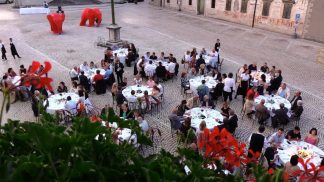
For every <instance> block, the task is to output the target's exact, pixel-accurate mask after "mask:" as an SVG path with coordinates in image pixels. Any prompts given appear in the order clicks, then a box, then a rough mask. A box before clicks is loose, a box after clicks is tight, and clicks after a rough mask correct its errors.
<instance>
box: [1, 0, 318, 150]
mask: <svg viewBox="0 0 324 182" xmlns="http://www.w3.org/2000/svg"><path fill="white" fill-rule="evenodd" d="M85 7H99V8H100V9H101V10H102V12H103V24H102V25H101V26H100V27H93V28H89V27H80V26H79V21H80V15H81V12H82V10H83V9H84V8H85ZM63 9H64V11H65V13H66V20H65V22H64V25H63V31H64V33H63V34H62V35H54V34H52V33H51V32H50V27H49V23H48V22H47V19H46V16H45V15H24V16H21V15H19V13H18V10H16V9H12V8H11V7H10V6H9V5H0V14H1V16H0V24H1V26H0V39H2V40H3V42H4V43H5V45H6V48H7V51H9V50H10V48H9V46H8V41H7V40H8V39H9V37H13V38H14V41H15V44H16V47H17V49H18V52H19V54H20V55H21V56H22V57H23V58H22V59H17V60H13V58H12V57H11V55H10V54H9V53H7V57H8V58H9V61H7V62H0V65H1V66H0V71H1V72H2V73H3V72H5V71H6V70H7V69H8V68H9V67H13V68H14V69H16V70H17V69H18V68H19V65H20V64H24V65H25V66H28V65H29V64H30V63H31V62H32V60H39V61H44V60H50V61H51V62H52V64H53V70H52V71H51V73H50V75H49V76H50V77H53V78H54V87H57V84H58V82H60V81H65V82H66V83H68V84H69V85H70V82H69V75H68V70H69V69H70V68H72V67H73V66H75V65H80V64H81V63H82V62H83V61H88V62H90V61H94V62H97V63H98V62H99V61H100V60H101V59H102V58H103V52H104V49H103V48H99V47H96V46H95V42H96V41H98V37H104V38H106V39H107V38H108V31H107V29H106V28H105V27H106V26H107V25H108V24H109V23H110V22H111V16H110V6H109V5H107V4H104V5H88V6H67V7H64V8H63ZM52 10H55V8H53V9H52ZM116 21H117V23H118V24H119V25H121V26H122V29H121V37H122V39H124V40H128V41H129V42H133V43H134V44H135V46H136V47H137V48H139V50H140V55H143V54H144V53H145V52H146V51H151V52H152V51H155V52H156V53H157V54H159V53H160V52H161V51H164V52H165V53H170V52H172V53H174V55H175V56H176V58H177V60H178V61H180V60H181V58H182V56H183V53H184V52H185V51H186V50H189V49H192V48H193V47H196V48H197V49H198V50H200V49H201V48H202V47H205V48H206V49H208V50H210V49H212V47H213V45H214V42H215V40H216V38H220V39H221V43H222V45H221V55H222V57H224V58H225V61H224V64H223V69H222V72H224V73H228V72H233V73H235V72H236V71H237V70H238V68H239V67H240V65H242V64H244V63H248V64H249V63H252V62H256V63H258V65H261V64H262V63H264V62H268V65H269V66H272V65H276V67H277V68H279V69H281V70H282V71H283V78H284V82H286V83H288V86H289V87H290V89H291V92H292V93H291V95H292V94H293V92H294V91H295V90H297V89H298V90H301V91H302V93H303V95H302V97H303V100H304V113H303V115H302V118H301V121H300V126H301V129H302V135H303V136H304V135H305V134H306V133H307V132H308V131H309V130H310V128H312V127H316V128H318V129H319V138H320V144H319V146H320V147H321V148H322V149H324V142H323V140H322V139H323V138H324V137H323V136H324V133H323V132H322V131H323V128H324V124H323V121H324V79H323V78H324V71H323V70H324V67H323V65H320V64H317V63H316V62H315V60H316V55H317V52H318V50H323V49H324V45H323V44H319V43H315V42H311V41H306V40H301V39H292V38H291V37H290V36H287V35H282V34H278V33H273V32H268V31H264V30H260V29H251V28H250V27H247V26H243V25H237V24H233V23H229V22H224V21H220V20H216V19H212V18H206V17H202V16H197V15H193V14H188V13H183V12H177V11H172V10H167V9H160V8H158V7H154V6H150V5H148V4H145V3H139V4H138V5H135V4H122V5H116ZM182 70H183V66H182V65H180V72H181V71H182ZM132 75H133V68H126V73H125V76H127V77H128V78H132ZM179 83H180V78H178V79H177V80H174V81H173V82H171V81H168V82H165V83H163V85H164V87H165V88H166V89H165V102H164V105H163V109H162V110H161V111H160V112H159V113H158V114H155V115H153V116H151V115H146V116H145V119H146V120H147V121H148V122H149V124H150V125H151V126H152V127H158V128H160V129H161V131H162V138H163V142H162V143H161V146H160V147H163V148H165V149H166V150H168V151H171V152H174V151H175V150H176V148H177V142H176V138H175V137H174V138H172V137H171V134H170V126H169V121H168V119H167V116H168V115H169V113H170V111H171V109H172V108H173V107H175V106H177V105H178V104H180V101H181V100H182V99H183V96H181V95H180V84H179ZM1 99H2V97H0V101H1ZM91 100H92V102H93V103H94V104H95V106H96V107H98V108H102V107H103V106H104V105H105V104H107V103H112V98H111V94H110V92H107V93H106V94H105V95H101V96H97V95H95V94H91ZM221 105H222V102H218V104H217V108H216V109H218V110H220V108H221ZM230 107H231V108H233V109H234V110H235V111H236V113H237V114H238V115H240V111H241V109H242V104H241V98H238V99H236V100H233V101H232V103H231V104H230ZM6 118H13V119H20V120H22V121H25V120H34V118H33V116H32V111H31V104H30V103H29V102H23V103H22V102H17V103H15V104H13V105H12V107H11V109H10V111H9V113H7V114H6V115H5V119H6ZM293 125H294V124H293V123H290V124H289V125H288V126H287V127H286V130H287V129H288V128H289V129H290V128H293V127H294V126H293ZM257 128H258V125H257V124H255V125H252V122H251V121H250V120H248V119H244V120H241V119H240V121H239V127H238V129H237V132H236V136H237V137H238V138H240V140H242V141H247V139H248V137H249V136H250V134H251V132H254V131H256V130H257ZM272 132H273V129H272V128H271V127H267V129H266V134H267V135H270V134H271V133H272Z"/></svg>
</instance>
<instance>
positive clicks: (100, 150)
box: [0, 110, 282, 182]
mask: <svg viewBox="0 0 324 182" xmlns="http://www.w3.org/2000/svg"><path fill="white" fill-rule="evenodd" d="M102 118H103V119H104V120H106V121H109V122H111V123H112V122H117V123H118V126H120V127H123V128H130V129H132V131H133V132H134V133H136V135H137V137H138V143H139V144H141V145H151V144H152V141H150V139H149V138H148V137H147V136H146V135H145V134H143V133H142V132H141V129H140V127H139V126H138V123H137V122H136V121H133V120H122V119H120V118H119V117H118V116H116V115H115V114H114V112H113V110H109V111H108V112H107V113H106V114H104V115H103V116H102ZM56 120H57V118H55V117H54V116H52V115H49V114H46V113H43V114H42V117H41V118H40V120H39V121H40V122H38V123H32V122H24V123H20V122H19V121H13V120H9V121H8V123H7V124H5V125H4V126H3V127H1V130H2V132H0V176H1V177H0V181H33V182H34V181H41V182H43V181H78V182H79V181H138V182H142V181H149V182H150V181H152V182H160V181H163V182H168V181H170V182H173V181H185V182H186V181H197V182H200V181H229V182H230V181H242V179H241V178H239V177H237V176H232V175H225V174H224V172H223V169H224V167H223V166H222V164H221V163H220V162H219V161H216V163H215V161H212V160H211V159H208V158H204V157H202V156H201V155H199V154H198V153H197V152H196V151H193V150H191V149H188V148H179V149H178V152H177V153H178V155H172V154H170V153H168V152H166V151H164V150H162V151H161V152H160V153H158V154H155V155H150V156H148V157H143V156H142V155H140V154H139V152H138V150H137V148H135V147H134V146H133V145H132V144H129V143H127V142H124V143H122V144H120V145H117V144H115V143H114V139H113V138H112V137H111V136H112V132H113V131H112V130H111V129H110V128H106V127H104V126H102V125H101V124H100V123H92V122H90V120H89V119H88V118H85V117H80V118H74V119H73V121H72V125H71V126H60V125H57V121H56ZM98 135H99V137H98V139H97V140H96V139H95V138H96V137H97V136H98ZM184 159H185V160H184ZM181 161H182V162H181ZM211 162H214V163H215V164H216V169H207V168H206V166H207V164H210V163H211ZM185 165H187V166H188V167H189V168H190V170H191V173H190V174H189V175H187V174H186V173H185V171H184V166H185ZM204 166H205V167H204ZM254 171H256V174H257V175H256V177H257V179H258V181H268V180H269V179H270V175H268V174H266V172H265V171H264V170H262V169H260V168H259V167H258V166H255V168H254ZM264 174H266V175H264ZM275 175H277V174H275ZM275 175H274V176H275ZM281 175H282V174H281ZM277 179H281V178H280V174H279V175H278V178H277Z"/></svg>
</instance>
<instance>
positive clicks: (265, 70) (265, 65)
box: [260, 63, 269, 73]
mask: <svg viewBox="0 0 324 182" xmlns="http://www.w3.org/2000/svg"><path fill="white" fill-rule="evenodd" d="M260 71H262V72H263V73H268V72H269V67H268V65H267V63H264V65H263V66H261V68H260Z"/></svg>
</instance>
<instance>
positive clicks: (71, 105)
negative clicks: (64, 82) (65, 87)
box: [64, 96, 77, 115]
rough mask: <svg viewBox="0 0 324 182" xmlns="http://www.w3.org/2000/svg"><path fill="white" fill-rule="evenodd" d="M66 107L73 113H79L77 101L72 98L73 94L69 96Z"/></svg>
mask: <svg viewBox="0 0 324 182" xmlns="http://www.w3.org/2000/svg"><path fill="white" fill-rule="evenodd" d="M64 108H65V109H66V110H67V111H69V112H70V113H71V114H72V115H76V114H77V102H76V101H74V100H72V98H71V96H67V98H66V103H65V105H64Z"/></svg>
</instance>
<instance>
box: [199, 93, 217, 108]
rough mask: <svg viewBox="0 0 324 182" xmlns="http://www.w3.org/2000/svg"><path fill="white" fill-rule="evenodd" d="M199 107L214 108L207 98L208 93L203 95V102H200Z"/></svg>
mask: <svg viewBox="0 0 324 182" xmlns="http://www.w3.org/2000/svg"><path fill="white" fill-rule="evenodd" d="M201 107H208V108H212V109H214V108H215V104H214V102H213V101H211V100H210V99H209V97H208V95H205V96H204V98H203V102H202V103H201Z"/></svg>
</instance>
